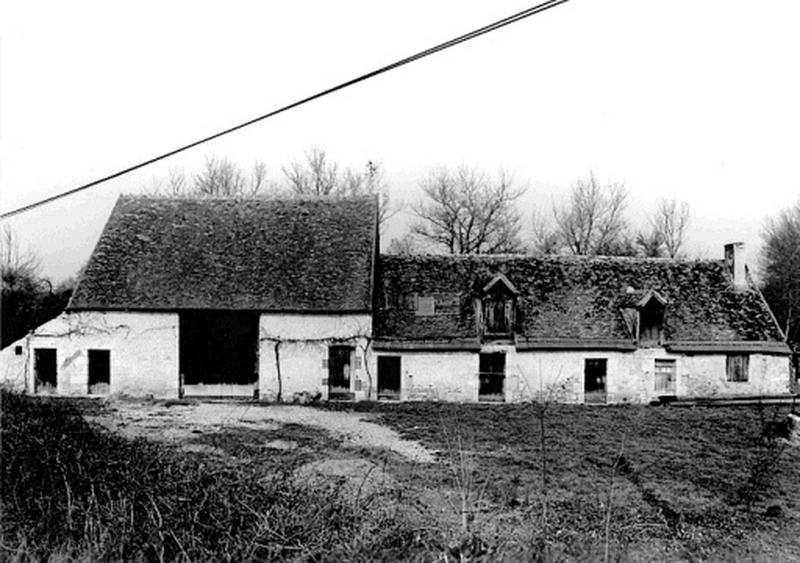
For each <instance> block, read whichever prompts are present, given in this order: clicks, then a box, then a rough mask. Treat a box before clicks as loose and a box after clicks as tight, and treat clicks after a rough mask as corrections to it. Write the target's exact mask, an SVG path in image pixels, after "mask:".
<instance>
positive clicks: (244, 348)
mask: <svg viewBox="0 0 800 563" xmlns="http://www.w3.org/2000/svg"><path fill="white" fill-rule="evenodd" d="M258 318H259V314H258V313H257V312H251V311H187V312H182V313H180V317H179V319H180V331H179V338H178V340H179V346H180V353H179V357H180V360H179V362H180V374H181V383H182V390H183V393H184V394H185V395H189V396H191V395H195V396H198V395H199V396H220V397H253V396H255V393H256V391H257V382H258Z"/></svg>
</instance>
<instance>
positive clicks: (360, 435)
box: [86, 400, 435, 463]
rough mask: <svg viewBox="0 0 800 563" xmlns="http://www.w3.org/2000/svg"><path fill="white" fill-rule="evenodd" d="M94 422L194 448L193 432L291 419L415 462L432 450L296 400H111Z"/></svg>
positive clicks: (363, 417) (363, 420)
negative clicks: (286, 402) (272, 402)
mask: <svg viewBox="0 0 800 563" xmlns="http://www.w3.org/2000/svg"><path fill="white" fill-rule="evenodd" d="M86 418H87V420H89V421H90V422H94V423H97V424H100V425H102V426H104V427H105V428H108V429H109V430H112V431H114V432H118V433H120V434H123V435H125V436H128V437H145V438H148V439H151V440H158V441H162V442H168V443H171V444H174V445H178V446H180V447H183V448H185V449H187V450H190V451H191V450H198V448H197V447H196V446H197V444H194V443H193V442H192V440H191V439H192V438H194V437H195V436H196V435H197V434H202V433H208V432H224V431H227V430H238V429H242V428H246V429H248V430H253V431H265V432H269V431H275V430H279V429H280V428H281V427H283V426H286V425H291V424H296V425H302V426H306V427H313V428H318V429H322V430H325V431H327V432H329V433H330V434H332V435H333V436H334V437H335V438H338V439H341V440H342V441H343V444H344V445H345V446H347V447H350V448H374V449H386V450H390V451H392V452H394V453H396V454H398V455H400V456H402V457H403V458H406V459H408V460H410V461H413V462H417V463H431V462H433V461H434V460H435V452H433V451H431V450H429V449H427V448H425V447H424V446H422V445H421V444H420V443H419V442H415V441H413V440H409V439H404V438H402V437H401V436H400V434H398V433H397V432H396V431H394V430H392V429H390V428H387V427H386V426H383V425H380V424H377V423H375V422H372V421H371V420H370V419H372V418H375V417H374V416H373V415H370V414H367V413H353V412H343V411H342V412H335V411H326V410H319V409H315V408H313V407H305V406H296V405H259V404H240V403H226V402H202V403H189V402H187V403H170V402H167V403H163V402H146V401H141V402H140V401H131V400H112V401H109V402H108V403H106V408H105V409H104V410H103V411H102V413H100V414H96V415H93V416H87V417H86ZM268 447H272V448H273V449H291V448H292V447H293V444H292V443H291V442H290V441H286V440H273V441H271V442H269V443H268Z"/></svg>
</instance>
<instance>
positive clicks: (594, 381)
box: [583, 358, 608, 403]
mask: <svg viewBox="0 0 800 563" xmlns="http://www.w3.org/2000/svg"><path fill="white" fill-rule="evenodd" d="M607 364H608V360H606V358H592V359H587V360H586V363H585V365H584V368H583V402H584V403H605V402H606V369H607Z"/></svg>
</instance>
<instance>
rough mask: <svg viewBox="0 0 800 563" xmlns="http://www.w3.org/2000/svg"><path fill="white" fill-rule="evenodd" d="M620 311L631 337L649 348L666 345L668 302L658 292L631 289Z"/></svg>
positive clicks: (640, 344)
mask: <svg viewBox="0 0 800 563" xmlns="http://www.w3.org/2000/svg"><path fill="white" fill-rule="evenodd" d="M626 293H627V296H626V298H625V301H624V302H623V303H624V304H623V305H622V308H621V309H620V311H621V313H622V317H623V318H624V319H625V323H626V324H627V325H628V330H629V331H630V334H631V337H632V338H633V339H634V340H635V342H637V343H638V344H639V346H642V347H645V348H648V347H655V346H662V345H663V344H664V341H665V338H664V314H665V312H666V308H667V300H666V299H664V298H663V297H662V296H661V295H659V293H658V292H657V291H653V290H652V289H651V290H649V291H645V292H642V291H637V290H635V289H633V288H632V287H629V288H628V289H627V291H626Z"/></svg>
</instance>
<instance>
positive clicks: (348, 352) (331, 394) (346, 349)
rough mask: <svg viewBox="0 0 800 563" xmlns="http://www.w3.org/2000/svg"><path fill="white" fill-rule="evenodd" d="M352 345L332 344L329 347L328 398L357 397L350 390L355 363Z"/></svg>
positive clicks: (349, 398)
mask: <svg viewBox="0 0 800 563" xmlns="http://www.w3.org/2000/svg"><path fill="white" fill-rule="evenodd" d="M354 352H355V348H353V347H352V346H331V347H330V348H328V398H329V399H348V400H352V399H354V398H355V394H354V393H352V392H351V391H350V373H351V369H352V365H353V354H354Z"/></svg>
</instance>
